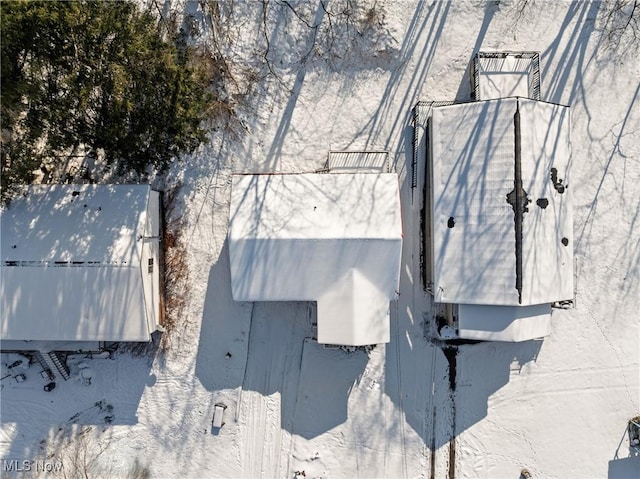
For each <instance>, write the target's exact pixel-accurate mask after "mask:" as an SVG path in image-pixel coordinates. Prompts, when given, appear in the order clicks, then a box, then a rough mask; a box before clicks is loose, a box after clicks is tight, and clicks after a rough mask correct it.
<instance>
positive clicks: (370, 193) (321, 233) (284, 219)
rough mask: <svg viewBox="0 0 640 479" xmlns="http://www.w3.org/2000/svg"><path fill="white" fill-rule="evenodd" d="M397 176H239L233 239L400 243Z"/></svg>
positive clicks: (236, 178)
mask: <svg viewBox="0 0 640 479" xmlns="http://www.w3.org/2000/svg"><path fill="white" fill-rule="evenodd" d="M398 191H399V190H398V176H397V175H396V174H394V173H387V174H366V173H362V174H357V173H350V174H348V173H344V174H317V173H308V174H290V175H236V176H234V180H233V189H232V193H231V195H232V196H231V228H230V230H229V235H230V237H231V238H234V239H235V238H238V239H242V238H247V237H251V238H269V239H275V238H279V239H284V238H296V239H302V238H312V239H320V238H325V239H326V238H341V239H344V238H358V239H362V238H376V239H383V238H397V237H398V235H399V234H401V231H402V225H401V217H400V209H399V208H398V205H399V203H398V202H399V197H400V196H399V192H398Z"/></svg>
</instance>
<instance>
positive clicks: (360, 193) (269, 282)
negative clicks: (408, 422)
mask: <svg viewBox="0 0 640 479" xmlns="http://www.w3.org/2000/svg"><path fill="white" fill-rule="evenodd" d="M230 221H231V223H230V226H229V256H230V261H231V283H232V293H233V297H234V299H235V300H236V301H318V341H319V342H323V343H327V344H346V345H363V344H376V343H382V342H387V341H388V340H389V301H390V300H392V299H394V298H395V295H396V291H397V289H398V282H399V270H400V255H401V249H402V224H401V215H400V195H399V185H398V177H397V175H396V174H299V175H245V176H239V175H238V176H235V177H234V179H233V187H232V193H231V212H230Z"/></svg>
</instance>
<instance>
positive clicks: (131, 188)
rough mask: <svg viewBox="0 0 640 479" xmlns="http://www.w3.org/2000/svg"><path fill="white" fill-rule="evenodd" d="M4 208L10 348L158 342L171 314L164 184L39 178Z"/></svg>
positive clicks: (0, 308) (4, 293) (3, 312)
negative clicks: (163, 279)
mask: <svg viewBox="0 0 640 479" xmlns="http://www.w3.org/2000/svg"><path fill="white" fill-rule="evenodd" d="M0 214H1V227H2V245H1V252H2V264H1V265H0V276H1V281H0V332H1V337H2V343H1V344H0V347H1V348H2V350H5V351H6V350H14V351H21V350H22V351H35V350H39V351H43V352H48V351H79V350H91V351H95V350H98V349H100V348H101V346H102V345H104V344H105V343H108V342H145V341H150V340H151V333H152V332H154V331H155V330H157V329H158V327H159V324H160V317H161V306H160V301H161V294H160V266H161V265H160V197H159V193H158V192H156V191H152V190H151V188H150V187H149V186H148V185H51V186H32V187H30V188H29V189H28V190H27V192H26V194H25V195H24V196H21V197H18V198H15V199H14V200H12V202H11V203H10V205H9V206H8V207H6V208H4V209H3V210H2V212H1V213H0Z"/></svg>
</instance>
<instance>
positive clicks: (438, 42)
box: [0, 1, 640, 479]
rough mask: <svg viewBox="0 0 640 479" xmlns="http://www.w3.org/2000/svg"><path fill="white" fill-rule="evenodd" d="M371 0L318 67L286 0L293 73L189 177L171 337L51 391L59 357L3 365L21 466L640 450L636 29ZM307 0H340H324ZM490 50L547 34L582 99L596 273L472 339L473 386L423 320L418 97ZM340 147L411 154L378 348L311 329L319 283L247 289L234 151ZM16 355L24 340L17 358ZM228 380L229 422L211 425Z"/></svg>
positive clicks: (467, 5)
mask: <svg viewBox="0 0 640 479" xmlns="http://www.w3.org/2000/svg"><path fill="white" fill-rule="evenodd" d="M333 3H334V4H336V3H337V2H333ZM369 3H370V4H371V5H373V4H374V3H375V4H376V6H377V7H376V8H377V9H378V12H382V11H384V14H385V15H384V21H381V18H382V17H380V18H378V19H377V20H376V22H377V23H376V22H374V26H375V28H374V27H371V28H372V30H370V31H369V30H367V32H368V33H367V35H363V36H362V37H358V38H355V37H354V36H349V35H347V36H340V35H338V36H337V37H336V38H337V40H336V41H337V42H338V44H337V45H336V47H335V48H337V53H338V54H340V56H337V55H336V56H331V52H333V50H328V51H329V53H327V49H326V48H325V49H324V50H320V46H322V45H320V46H319V47H318V48H319V51H320V53H319V54H318V55H317V56H316V57H314V58H311V59H310V60H308V61H307V63H306V67H305V68H302V67H301V66H300V64H299V63H296V61H295V60H296V58H298V59H299V56H298V57H296V56H295V53H296V52H298V51H299V50H301V47H300V44H303V45H304V44H305V43H304V42H306V41H307V40H309V39H310V38H311V35H310V34H308V31H307V30H308V28H307V27H306V26H304V25H301V24H300V23H295V22H296V19H295V17H293V16H292V14H291V11H290V9H288V8H287V7H286V6H282V8H281V9H280V10H278V9H272V10H270V11H271V12H278V11H280V12H281V16H280V17H278V16H272V17H269V18H268V19H267V21H268V26H269V28H270V30H269V31H270V32H272V35H271V37H270V39H271V43H270V49H271V50H270V51H271V53H270V58H271V59H272V60H274V61H276V72H277V73H278V75H279V77H280V80H281V81H282V83H281V81H280V80H278V79H276V78H275V77H274V76H273V75H269V76H267V77H266V78H264V79H262V80H258V82H257V84H256V85H254V88H253V89H252V90H251V92H252V95H251V96H250V97H249V98H248V100H247V103H246V105H245V106H244V107H242V108H241V109H240V110H239V115H240V119H241V120H242V122H243V124H244V126H245V127H246V131H245V132H244V133H243V134H241V135H240V136H239V137H238V138H234V137H232V136H231V135H223V134H222V133H220V132H217V133H214V134H213V135H212V141H211V143H210V144H209V145H208V146H203V147H202V148H201V149H200V150H199V151H198V152H197V154H195V155H193V156H192V157H190V158H186V159H185V161H184V162H183V163H181V164H179V165H176V167H175V168H174V169H173V170H172V171H171V172H170V174H169V177H168V179H167V183H168V185H171V184H172V183H174V182H177V181H178V180H181V181H182V182H183V184H184V186H183V188H182V190H181V196H180V198H179V203H180V205H182V206H183V208H182V210H183V214H184V220H185V226H184V231H183V240H184V241H185V244H186V250H187V254H188V265H189V278H190V284H189V290H190V296H189V302H188V305H187V308H186V310H185V312H184V317H182V318H180V324H179V326H178V328H177V330H176V331H174V332H173V336H172V348H171V349H170V351H168V352H167V353H165V354H160V353H157V354H155V355H149V354H146V355H145V354H142V355H136V354H134V353H132V352H127V351H126V350H120V351H118V352H117V353H116V354H115V355H114V357H113V358H112V359H88V358H74V359H73V360H71V361H70V362H71V372H72V379H71V380H69V381H67V382H61V381H59V382H58V383H57V386H56V388H55V389H54V390H53V391H51V392H48V393H47V392H44V391H43V386H44V384H46V382H47V381H45V380H44V379H43V378H42V377H41V376H40V374H39V368H37V367H36V366H33V365H32V366H31V367H29V368H26V367H25V365H24V364H22V365H19V366H16V368H14V369H15V370H16V371H17V370H18V369H20V371H21V372H22V373H23V374H25V377H26V380H25V381H23V382H17V381H16V380H14V379H13V378H12V377H9V378H7V379H3V380H2V391H1V392H0V394H1V402H0V406H1V409H0V414H1V424H0V456H1V457H2V459H3V460H4V463H3V470H6V468H7V467H8V466H7V465H8V464H9V465H10V466H11V465H16V464H15V463H12V462H11V461H19V463H18V466H21V465H22V463H21V461H23V460H35V459H41V460H45V459H46V461H49V462H50V463H51V464H54V463H56V464H58V463H61V464H62V465H63V467H64V472H65V473H66V475H67V477H70V476H71V477H73V472H74V470H78V471H80V472H82V473H83V472H84V471H83V468H84V469H86V471H87V473H88V474H87V475H88V476H89V477H126V476H127V474H128V473H131V472H132V471H133V470H134V469H135V468H136V467H138V471H140V470H141V469H145V468H146V469H147V470H148V471H149V472H150V474H151V477H193V478H201V477H220V478H223V477H224V478H226V477H247V478H254V477H265V478H271V477H273V478H280V477H294V475H295V473H296V471H298V472H302V471H304V473H305V475H306V477H362V478H369V477H394V478H395V477H438V478H439V477H453V476H455V477H461V478H462V477H484V478H503V477H504V478H518V477H519V475H520V471H521V470H522V469H523V468H526V469H528V470H529V471H530V472H531V474H532V476H533V477H535V478H553V477H557V478H570V477H580V478H584V477H609V478H611V479H613V478H620V477H634V476H636V475H637V474H638V472H639V471H640V462H639V461H640V457H638V456H635V457H629V456H630V453H629V445H628V441H627V438H626V437H625V431H626V424H627V421H628V420H629V419H630V418H631V417H634V416H637V415H638V414H639V413H640V397H639V396H640V384H639V375H640V348H639V344H640V327H639V318H640V316H639V313H638V312H639V311H640V114H639V111H640V109H639V108H638V105H639V102H640V99H639V96H640V62H638V58H639V57H640V51H639V50H638V45H637V44H635V45H633V44H631V45H630V44H623V45H622V46H621V47H620V48H617V49H616V48H615V45H613V46H612V45H611V42H610V41H607V40H606V38H605V37H604V36H603V34H602V31H601V26H602V12H601V10H604V9H606V8H607V7H608V6H610V4H606V3H600V2H593V3H592V2H555V1H546V2H544V1H535V2H533V1H532V2H524V1H520V2H507V1H489V2H479V1H453V2H409V1H393V2H392V1H378V2H377V3H376V2H369ZM296 5H298V4H296ZM175 6H177V7H179V6H180V5H179V4H178V3H175ZM306 7H309V8H308V10H309V11H310V13H311V17H310V19H322V20H323V21H325V22H326V21H327V18H326V15H323V12H322V10H321V8H320V7H318V5H317V4H315V3H313V4H306ZM316 7H317V8H316ZM236 8H237V11H236V15H238V16H239V17H240V18H241V19H242V22H238V25H237V29H238V31H239V32H240V34H239V35H238V36H237V41H238V46H237V48H238V50H240V51H241V52H243V54H244V56H245V57H251V52H252V51H258V50H259V49H260V48H261V45H262V46H264V45H263V44H262V43H260V42H261V35H263V34H262V33H261V30H260V28H261V24H262V21H263V17H262V13H261V8H262V7H261V5H260V4H245V3H242V2H238V4H237V5H236ZM328 8H329V9H331V2H329V5H328ZM186 10H188V11H191V12H196V13H197V3H196V2H192V3H188V4H187V5H186ZM242 10H244V12H243V11H242ZM286 12H288V13H286ZM314 15H315V16H314ZM338 27H339V25H338V26H336V28H338ZM372 32H374V33H375V35H374V34H373V33H372ZM354 38H355V39H354ZM347 40H348V41H352V42H355V43H353V45H351V44H340V43H339V42H340V41H342V42H343V43H345V42H347ZM325 47H326V45H325ZM252 49H253V50H252ZM302 50H304V49H302ZM478 50H516V51H521V50H527V51H539V52H540V54H541V76H542V98H543V100H547V101H551V102H557V103H562V104H567V105H571V107H572V130H571V134H572V147H573V185H571V186H572V187H573V188H574V221H575V223H574V238H575V256H576V258H577V278H578V283H577V296H576V307H575V309H570V310H555V311H554V313H553V318H552V334H551V336H549V337H547V338H545V339H544V340H543V341H528V342H525V343H519V344H507V343H482V344H475V345H464V346H460V347H459V348H458V351H457V355H455V373H456V374H455V391H452V390H451V389H450V374H449V373H450V371H449V367H450V361H451V363H453V361H454V359H453V357H454V355H453V354H449V360H450V361H449V360H448V359H447V357H445V355H444V354H443V351H442V349H441V347H440V346H438V345H436V344H433V343H432V342H430V341H428V340H425V339H424V331H425V330H426V331H429V329H430V321H431V319H432V313H433V311H432V307H431V303H430V299H429V297H428V296H427V295H426V294H425V293H424V291H423V287H422V284H421V279H420V275H421V273H420V233H419V231H420V211H421V208H422V184H423V181H424V159H420V162H419V164H418V185H417V187H415V188H412V184H411V183H412V182H411V179H412V178H411V174H412V168H411V162H412V158H413V145H412V137H413V127H412V123H411V109H412V108H413V106H414V105H415V104H416V103H417V102H418V101H420V100H453V99H457V100H465V99H468V96H469V79H468V70H467V68H468V65H469V62H470V60H471V58H472V55H473V54H474V53H475V52H476V51H478ZM345 52H347V53H345ZM320 54H322V55H324V56H323V57H322V58H321V56H322V55H320ZM254 57H255V55H254ZM332 66H333V69H332V68H331V67H332ZM283 83H284V85H283ZM330 149H332V150H343V149H351V150H356V149H369V150H388V151H389V152H390V156H391V159H392V160H393V163H394V164H395V166H396V170H397V171H398V173H399V174H400V178H401V196H402V207H403V228H404V250H403V260H402V269H401V273H402V274H401V284H400V297H399V300H398V302H397V304H394V305H393V308H392V318H391V321H392V323H391V331H392V334H391V342H390V343H389V344H386V345H379V346H378V347H376V348H375V349H373V350H372V351H370V352H368V353H365V352H363V351H354V352H345V351H341V350H334V349H325V348H322V347H319V346H318V345H317V344H316V343H315V342H314V341H313V340H311V339H309V338H310V337H311V336H312V335H313V328H312V321H313V318H314V315H315V312H314V306H313V305H312V304H309V303H255V304H247V303H235V302H234V301H233V300H232V298H231V288H230V274H229V259H228V250H227V245H226V239H225V238H226V232H227V225H228V211H229V198H230V176H231V174H232V173H234V172H258V171H260V172H262V171H266V172H270V171H279V172H282V171H284V172H301V171H313V170H315V169H317V168H320V167H321V166H323V164H324V162H325V160H326V157H327V152H328V151H329V150H330ZM425 322H426V323H425ZM16 359H17V358H16V357H14V356H9V355H6V354H4V355H3V356H2V362H3V363H5V364H4V365H3V374H2V376H5V374H6V372H5V371H8V369H7V367H8V365H10V364H12V363H14V362H15V361H16ZM12 370H13V369H12ZM87 370H88V371H87ZM83 371H84V372H83ZM87 376H90V377H91V380H90V381H87V380H86V378H87ZM83 377H84V380H83ZM218 402H223V403H225V404H226V405H227V406H228V407H227V409H226V411H225V422H226V424H225V425H224V426H223V427H222V428H221V429H220V430H212V428H211V419H212V414H213V407H214V405H215V404H216V403H218ZM452 437H453V438H454V440H453V441H452ZM450 460H452V461H453V463H452V464H450ZM37 465H40V466H42V465H44V463H43V464H39V463H36V466H37ZM34 467H35V466H34ZM3 474H5V472H3ZM7 474H9V475H10V476H11V475H13V473H8V472H7ZM59 474H61V473H59ZM26 475H33V474H31V473H29V474H26ZM83 477H84V476H83Z"/></svg>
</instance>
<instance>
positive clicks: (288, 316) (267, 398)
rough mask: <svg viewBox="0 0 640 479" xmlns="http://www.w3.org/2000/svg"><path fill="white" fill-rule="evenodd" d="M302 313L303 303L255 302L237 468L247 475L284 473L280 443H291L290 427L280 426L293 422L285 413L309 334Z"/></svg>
mask: <svg viewBox="0 0 640 479" xmlns="http://www.w3.org/2000/svg"><path fill="white" fill-rule="evenodd" d="M307 316H308V315H307V305H306V303H255V305H254V315H253V316H252V318H251V325H250V332H249V350H248V357H247V365H246V372H245V378H244V381H243V385H242V390H243V392H242V398H243V404H242V405H241V415H242V418H246V422H245V428H244V430H245V434H244V437H243V446H244V449H245V454H244V458H243V468H242V469H243V471H244V475H245V476H246V477H251V478H257V477H265V478H271V477H283V476H284V475H287V474H288V471H282V470H281V469H282V468H283V467H285V464H284V463H283V461H282V457H281V456H282V454H283V453H286V454H289V451H283V444H286V445H290V444H291V441H290V440H289V436H290V432H287V431H283V426H286V425H287V424H292V418H289V415H291V414H293V409H294V407H293V406H292V405H294V404H295V399H296V398H295V395H296V392H297V383H298V376H299V372H300V356H301V354H302V343H303V339H304V337H305V336H306V335H307V334H308V333H310V331H308V317H307ZM244 398H248V400H245V399H244ZM283 413H284V414H283ZM283 436H285V437H284V439H283ZM286 467H287V469H288V464H287V465H286Z"/></svg>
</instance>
